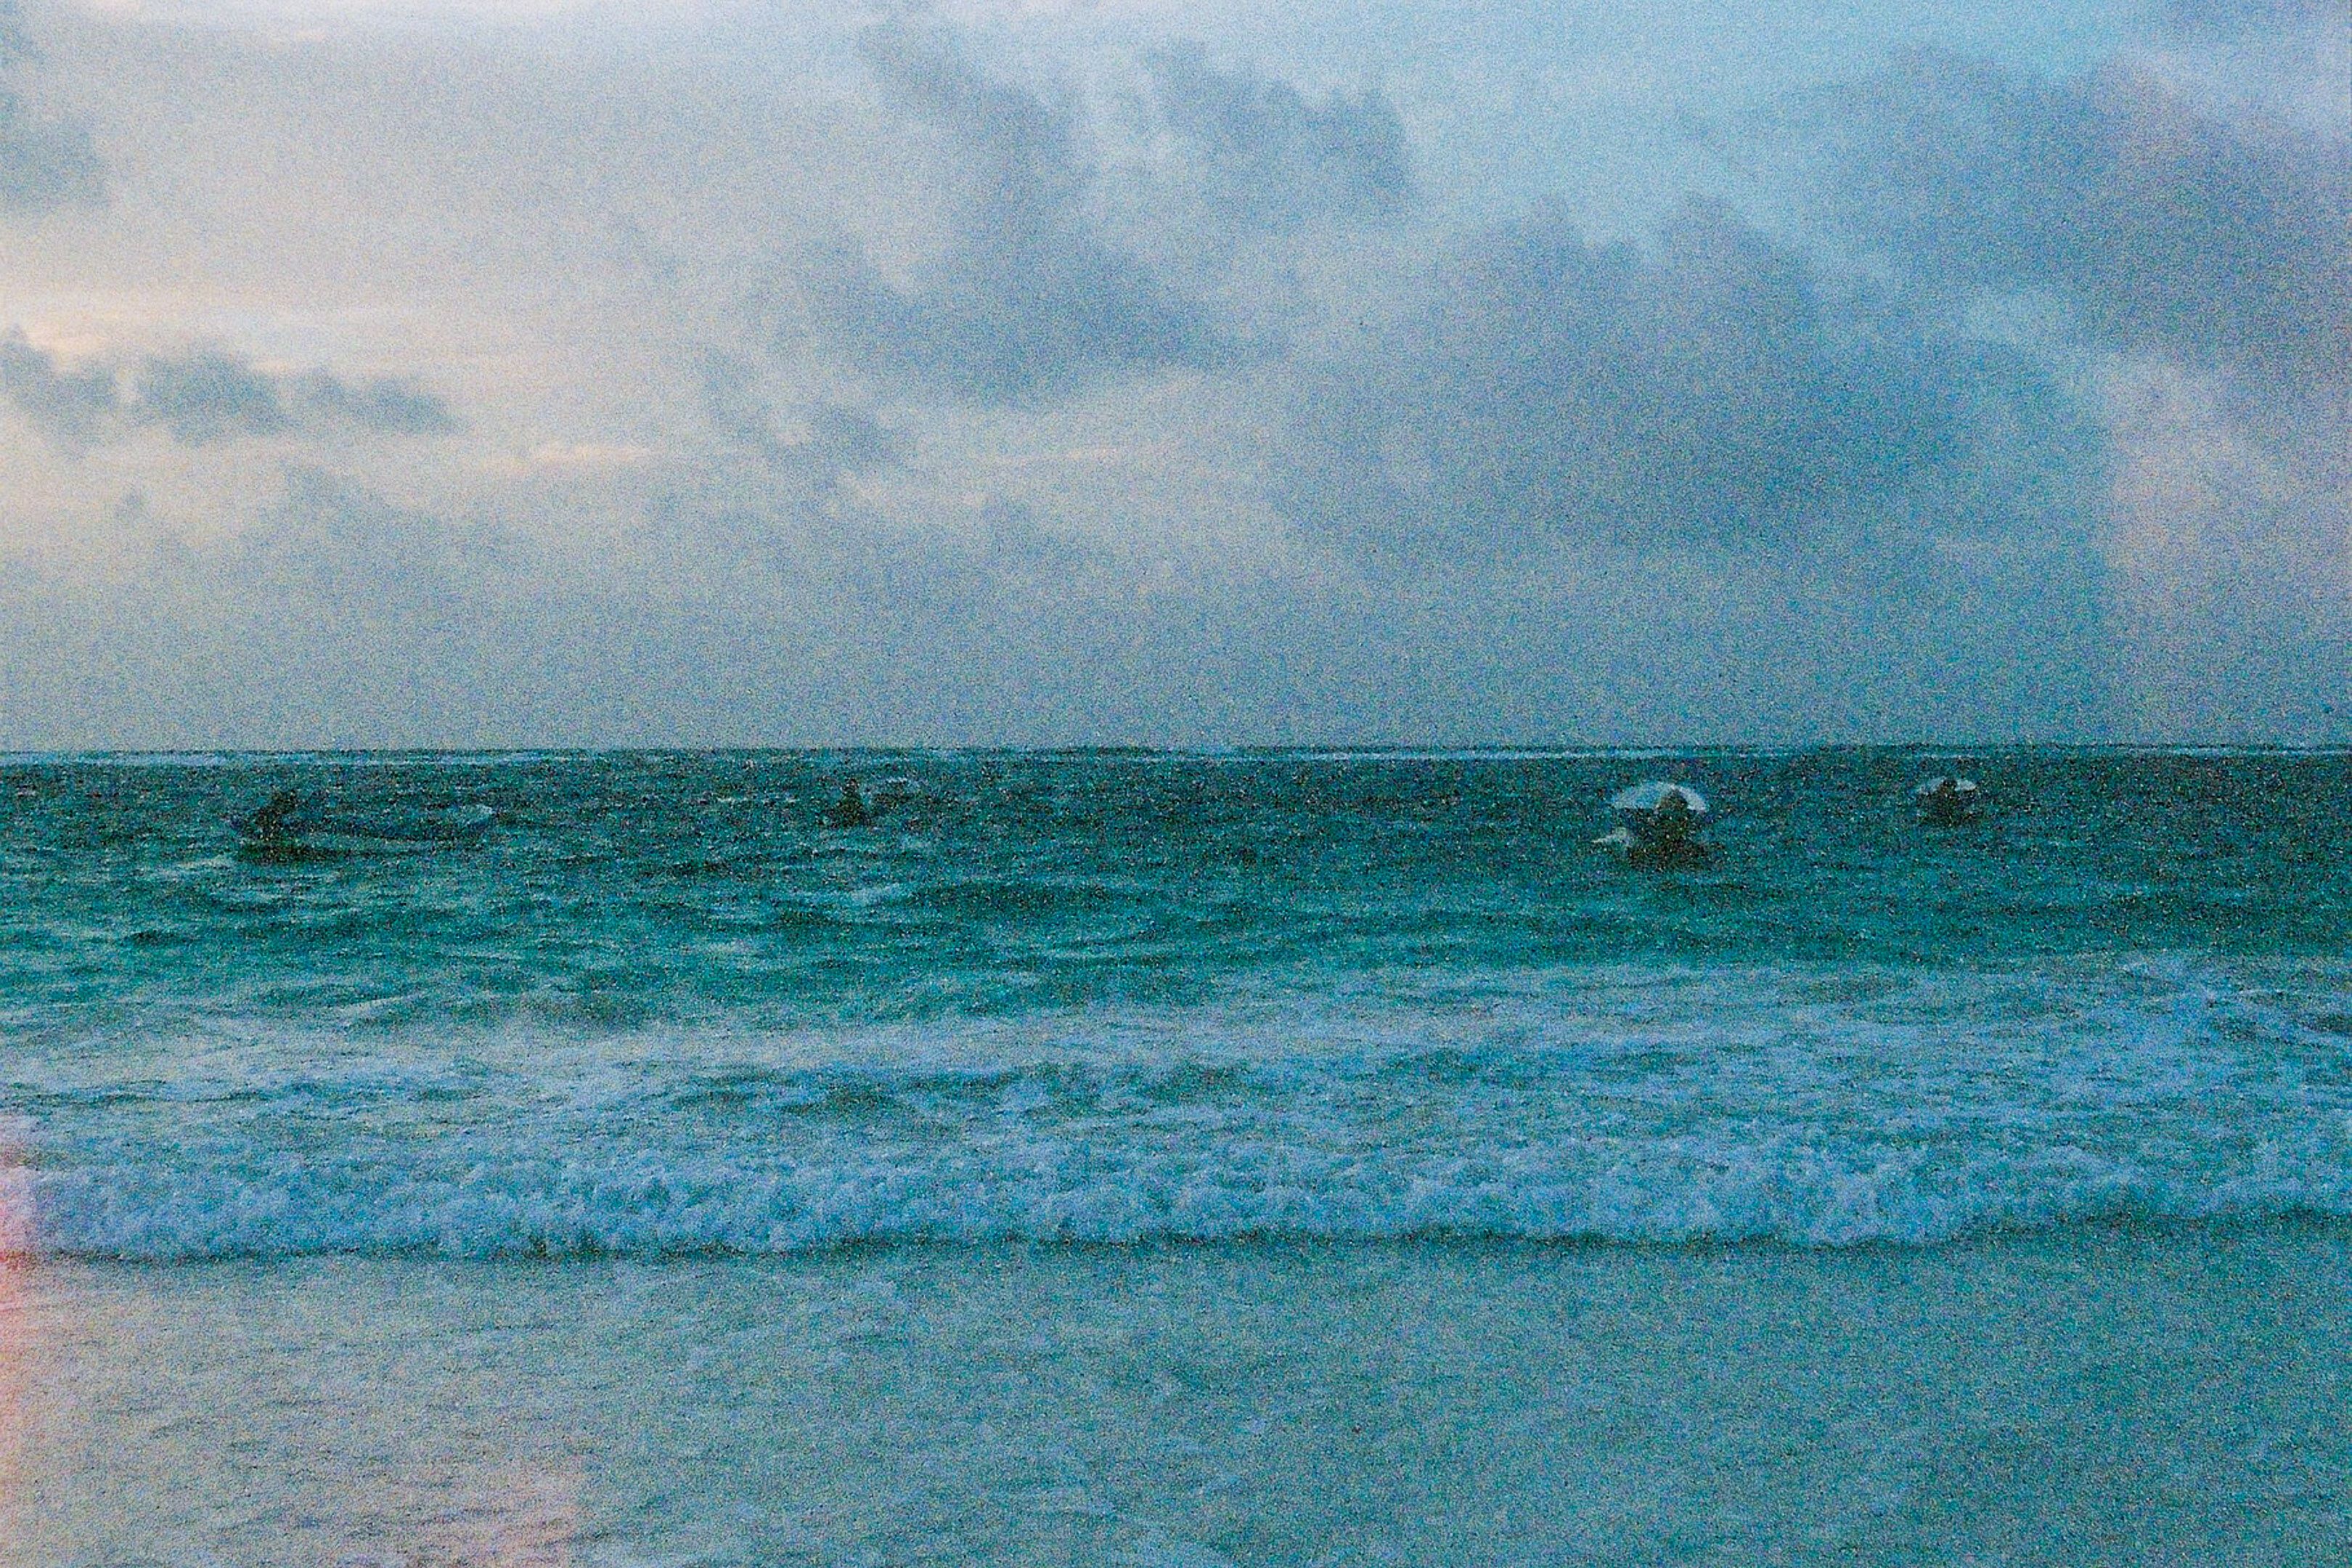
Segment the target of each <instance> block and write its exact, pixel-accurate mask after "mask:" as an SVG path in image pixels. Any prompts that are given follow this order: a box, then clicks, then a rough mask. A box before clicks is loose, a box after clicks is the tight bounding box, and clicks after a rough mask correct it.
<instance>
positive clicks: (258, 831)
mask: <svg viewBox="0 0 2352 1568" xmlns="http://www.w3.org/2000/svg"><path fill="white" fill-rule="evenodd" d="M302 804H303V803H302V796H301V794H300V792H299V791H296V790H290V789H281V790H279V791H278V792H277V793H276V794H274V795H271V796H270V797H269V798H268V800H266V801H264V802H262V804H261V808H260V809H259V810H257V811H256V812H254V813H253V814H252V815H251V816H240V817H236V818H233V819H232V820H231V821H230V823H229V826H231V827H233V828H235V829H236V831H237V833H238V835H239V836H240V837H242V838H243V840H244V842H245V845H246V847H247V848H250V849H256V850H269V849H280V848H284V847H287V846H289V845H290V844H292V843H293V842H294V840H295V837H296V829H297V827H298V826H299V819H300V818H301V816H302V815H303V813H302Z"/></svg>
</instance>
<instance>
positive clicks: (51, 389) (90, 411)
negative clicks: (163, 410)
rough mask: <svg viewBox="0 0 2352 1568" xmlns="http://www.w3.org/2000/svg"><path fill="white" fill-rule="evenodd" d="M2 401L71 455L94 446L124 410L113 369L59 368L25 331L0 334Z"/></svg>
mask: <svg viewBox="0 0 2352 1568" xmlns="http://www.w3.org/2000/svg"><path fill="white" fill-rule="evenodd" d="M0 397H5V399H6V400H7V401H8V402H9V403H11V404H13V405H15V406H16V409H17V411H18V412H19V413H21V414H23V415H24V416H25V417H26V419H28V420H29V421H31V422H32V424H33V426H34V427H35V428H37V429H38V430H39V431H40V432H41V433H42V434H43V435H44V436H47V437H48V438H49V439H50V440H52V441H54V442H56V443H57V444H58V446H60V447H65V448H67V449H68V450H69V451H79V450H80V449H82V448H83V447H89V446H91V445H93V444H95V443H96V442H97V441H98V440H99V439H100V437H101V436H102V434H103V433H104V432H105V431H106V429H107V428H108V426H110V425H111V424H113V423H114V422H115V420H116V418H117V416H119V415H120V413H121V396H120V395H119V394H118V393H117V392H116V390H115V383H114V373H113V372H112V371H111V370H108V369H105V368H102V367H101V368H94V369H88V370H80V371H67V370H60V369H59V368H58V363H57V361H56V360H55V359H54V358H53V357H52V356H50V355H48V354H45V353H42V352H41V351H40V350H38V349H37V348H35V347H34V346H33V345H32V344H31V343H29V342H26V339H25V334H24V333H23V332H22V331H9V332H6V333H5V334H0Z"/></svg>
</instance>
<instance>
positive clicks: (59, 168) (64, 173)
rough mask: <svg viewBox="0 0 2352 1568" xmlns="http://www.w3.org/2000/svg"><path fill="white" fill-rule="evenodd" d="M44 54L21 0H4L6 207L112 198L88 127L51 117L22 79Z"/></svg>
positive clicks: (1, 75) (40, 207) (1, 192)
mask: <svg viewBox="0 0 2352 1568" xmlns="http://www.w3.org/2000/svg"><path fill="white" fill-rule="evenodd" d="M38 58H39V54H38V51H37V50H36V49H35V48H34V47H33V43H32V39H31V38H30V37H28V36H27V35H26V31H25V23H24V14H23V9H22V7H21V6H19V5H17V3H16V0H0V212H7V211H14V212H20V213H35V214H37V213H45V212H49V211H52V210H55V209H57V208H59V207H71V206H94V205H98V204H100V203H101V202H103V201H104V200H105V199H106V165H105V164H104V163H101V162H100V159H99V156H98V151H97V148H96V146H95V145H94V144H93V143H92V142H91V140H90V135H89V131H88V129H86V128H85V127H83V126H81V125H79V124H76V123H73V122H71V121H61V120H51V119H46V118H43V117H42V116H40V115H39V114H37V113H36V112H35V111H34V110H32V109H31V108H30V107H29V106H28V105H27V104H26V101H25V99H24V96H23V94H22V92H21V91H20V90H19V89H18V86H17V83H16V81H14V80H12V79H11V78H15V77H17V76H21V75H22V73H23V68H24V67H25V66H26V65H28V64H30V63H32V62H34V61H36V60H37V59H38Z"/></svg>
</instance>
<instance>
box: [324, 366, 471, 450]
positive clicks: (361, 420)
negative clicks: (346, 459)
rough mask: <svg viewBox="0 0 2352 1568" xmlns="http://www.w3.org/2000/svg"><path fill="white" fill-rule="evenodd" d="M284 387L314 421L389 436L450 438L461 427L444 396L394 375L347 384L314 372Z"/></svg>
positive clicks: (334, 377) (328, 375)
mask: <svg viewBox="0 0 2352 1568" xmlns="http://www.w3.org/2000/svg"><path fill="white" fill-rule="evenodd" d="M282 385H283V387H284V391H285V395H286V396H287V399H288V401H289V402H290V403H291V404H292V405H293V406H294V407H295V408H296V409H297V410H299V412H301V413H302V414H303V415H305V416H308V417H309V418H310V419H313V420H318V421H323V422H328V423H334V424H341V425H348V426H354V427H356V428H358V429H362V430H372V431H374V432H376V433H378V434H380V435H385V436H448V435H453V434H455V433H456V432H457V431H458V430H459V429H461V428H463V426H462V425H461V424H460V423H459V421H458V419H457V416H456V415H455V414H453V413H452V412H450V408H449V405H448V402H447V401H446V399H445V398H443V397H442V396H441V395H440V394H438V393H436V392H428V391H426V390H425V388H423V387H421V386H418V385H417V384H415V383H414V382H410V381H404V380H401V379H398V378H396V377H393V376H377V377H374V378H373V379H372V380H368V381H362V382H347V381H344V380H342V379H341V378H340V377H337V376H335V375H331V374H329V373H328V372H326V371H323V370H313V371H305V372H304V373H303V374H300V375H298V376H294V377H292V378H291V379H290V380H289V381H288V382H286V383H283V384H282Z"/></svg>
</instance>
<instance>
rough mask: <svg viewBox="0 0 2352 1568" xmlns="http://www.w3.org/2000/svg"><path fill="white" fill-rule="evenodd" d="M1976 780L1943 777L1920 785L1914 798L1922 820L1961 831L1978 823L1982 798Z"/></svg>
mask: <svg viewBox="0 0 2352 1568" xmlns="http://www.w3.org/2000/svg"><path fill="white" fill-rule="evenodd" d="M1981 793H1982V792H1980V791H1979V789H1978V788H1977V781H1976V780H1974V779H1964V778H1957V777H1954V776H1951V775H1949V774H1940V775H1938V776H1937V777H1935V778H1932V779H1929V780H1928V781H1927V783H1925V784H1920V785H1918V786H1917V787H1916V788H1914V789H1913V790H1912V792H1911V798H1912V799H1913V800H1914V801H1916V803H1917V804H1918V807H1919V820H1920V821H1922V822H1926V823H1929V824H1931V825H1933V826H1937V827H1958V826H1961V825H1962V824H1964V823H1969V822H1974V821H1975V820H1976V819H1977V801H1978V797H1979V795H1980V794H1981Z"/></svg>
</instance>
